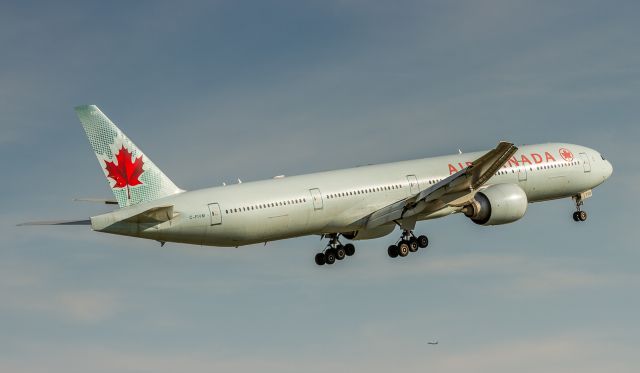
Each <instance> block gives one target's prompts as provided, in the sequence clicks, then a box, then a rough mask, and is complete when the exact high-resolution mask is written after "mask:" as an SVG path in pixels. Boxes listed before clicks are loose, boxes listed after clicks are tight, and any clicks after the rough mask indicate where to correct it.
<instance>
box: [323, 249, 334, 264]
mask: <svg viewBox="0 0 640 373" xmlns="http://www.w3.org/2000/svg"><path fill="white" fill-rule="evenodd" d="M324 262H325V263H327V264H333V263H335V262H336V253H335V252H334V251H333V249H331V250H327V251H326V252H325V253H324Z"/></svg>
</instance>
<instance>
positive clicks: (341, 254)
mask: <svg viewBox="0 0 640 373" xmlns="http://www.w3.org/2000/svg"><path fill="white" fill-rule="evenodd" d="M346 257H347V253H346V252H345V250H344V247H343V246H338V247H337V248H336V259H338V260H342V259H344V258H346Z"/></svg>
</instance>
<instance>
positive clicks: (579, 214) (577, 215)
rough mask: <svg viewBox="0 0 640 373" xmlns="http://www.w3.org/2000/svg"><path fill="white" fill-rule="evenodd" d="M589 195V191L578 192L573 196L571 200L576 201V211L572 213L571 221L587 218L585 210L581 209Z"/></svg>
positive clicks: (580, 220) (581, 220)
mask: <svg viewBox="0 0 640 373" xmlns="http://www.w3.org/2000/svg"><path fill="white" fill-rule="evenodd" d="M589 197H591V191H590V190H589V191H587V192H583V193H580V194H578V195H576V196H573V200H574V201H575V202H576V211H575V212H574V213H573V221H577V222H583V221H586V220H587V212H586V211H583V210H582V205H584V200H585V199H587V198H589Z"/></svg>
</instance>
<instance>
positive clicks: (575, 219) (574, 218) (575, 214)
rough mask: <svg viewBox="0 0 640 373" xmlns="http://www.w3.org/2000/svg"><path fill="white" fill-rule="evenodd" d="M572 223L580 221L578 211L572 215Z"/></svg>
mask: <svg viewBox="0 0 640 373" xmlns="http://www.w3.org/2000/svg"><path fill="white" fill-rule="evenodd" d="M573 221H580V217H578V211H575V212H574V213H573Z"/></svg>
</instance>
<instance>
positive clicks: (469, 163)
mask: <svg viewBox="0 0 640 373" xmlns="http://www.w3.org/2000/svg"><path fill="white" fill-rule="evenodd" d="M465 164H466V165H467V167H469V166H472V165H473V163H471V162H465Z"/></svg>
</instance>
